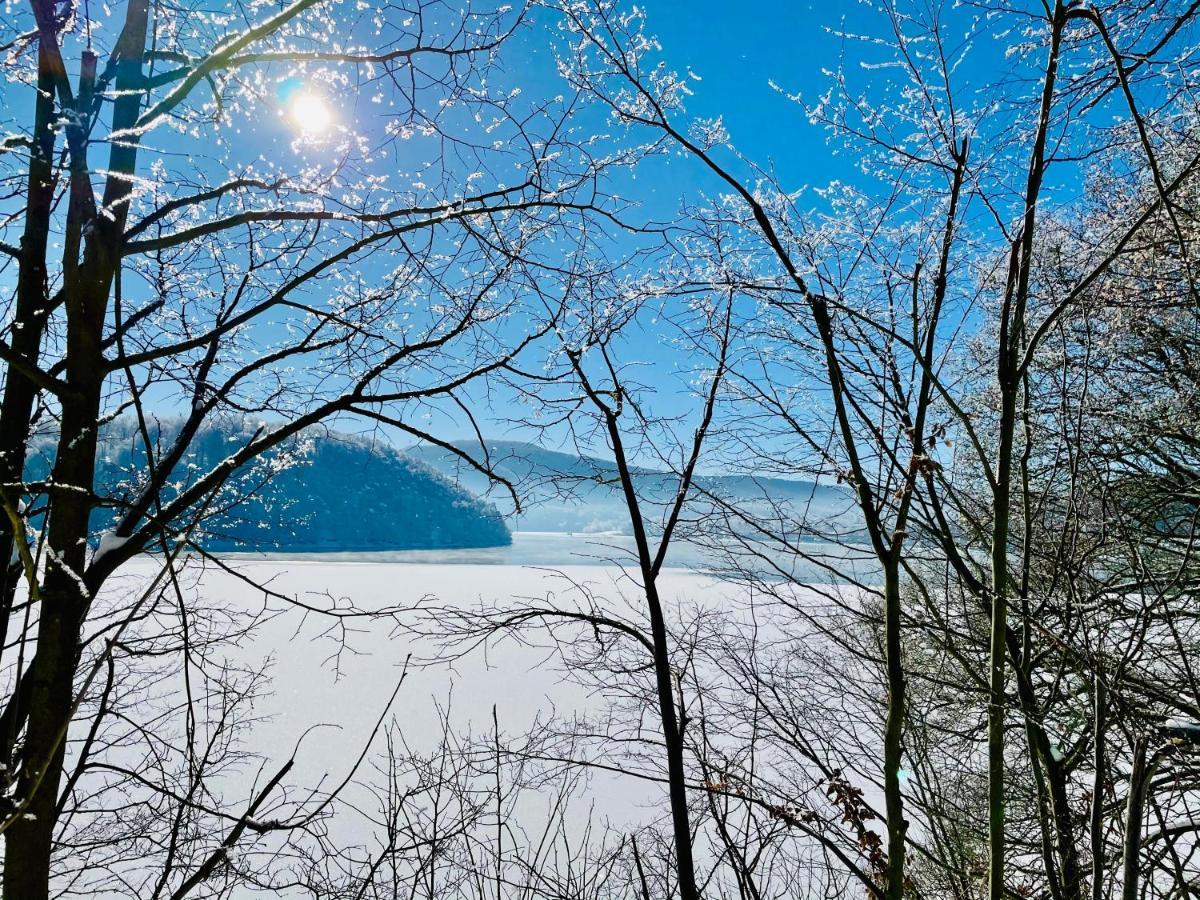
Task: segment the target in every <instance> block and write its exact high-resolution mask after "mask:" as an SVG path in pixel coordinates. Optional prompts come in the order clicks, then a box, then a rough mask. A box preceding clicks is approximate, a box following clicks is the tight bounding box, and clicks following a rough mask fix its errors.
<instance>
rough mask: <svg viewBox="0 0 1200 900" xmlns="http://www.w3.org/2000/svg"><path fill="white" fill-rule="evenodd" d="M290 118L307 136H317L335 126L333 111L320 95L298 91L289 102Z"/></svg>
mask: <svg viewBox="0 0 1200 900" xmlns="http://www.w3.org/2000/svg"><path fill="white" fill-rule="evenodd" d="M288 117H289V118H290V119H291V121H292V124H293V125H294V126H295V127H296V128H298V129H300V131H302V132H303V133H305V134H310V135H316V134H320V133H322V132H323V131H326V130H327V129H328V128H329V127H330V126H331V125H332V124H333V110H331V109H330V108H329V104H328V103H326V102H325V98H324V97H322V96H321V95H320V94H316V93H313V92H312V91H308V90H301V91H296V92H295V93H294V94H293V95H292V97H291V99H290V100H289V101H288Z"/></svg>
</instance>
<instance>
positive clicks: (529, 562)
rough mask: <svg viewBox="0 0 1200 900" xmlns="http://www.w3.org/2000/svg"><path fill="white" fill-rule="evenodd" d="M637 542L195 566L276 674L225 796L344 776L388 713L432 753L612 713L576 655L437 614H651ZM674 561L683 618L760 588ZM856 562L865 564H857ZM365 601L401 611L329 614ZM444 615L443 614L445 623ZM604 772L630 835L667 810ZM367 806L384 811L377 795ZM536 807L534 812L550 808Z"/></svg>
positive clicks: (613, 815) (696, 562)
mask: <svg viewBox="0 0 1200 900" xmlns="http://www.w3.org/2000/svg"><path fill="white" fill-rule="evenodd" d="M681 546H682V545H681ZM630 549H631V543H630V540H629V539H628V538H622V537H607V536H606V537H601V536H594V535H548V534H536V533H518V534H516V535H515V536H514V542H513V544H512V546H510V547H504V548H495V549H489V550H453V551H411V552H402V553H374V554H350V553H333V554H307V555H301V554H292V555H280V556H274V557H264V556H251V555H242V556H237V555H234V556H232V557H227V558H225V561H226V565H227V567H228V569H227V570H222V569H221V568H218V567H215V566H213V565H212V564H203V565H202V564H201V563H200V561H199V560H196V559H192V560H190V561H188V562H187V564H186V565H185V567H184V568H185V575H184V577H183V578H182V579H181V584H182V586H183V590H184V591H185V592H186V594H187V595H188V596H189V598H190V600H189V603H190V604H193V605H194V606H195V608H196V609H198V610H204V609H207V610H216V611H241V614H244V615H246V616H248V617H252V618H253V619H254V620H255V621H256V625H255V627H254V629H253V631H252V632H251V633H250V634H249V636H248V637H247V638H246V639H244V640H240V641H239V643H238V645H237V646H236V647H234V648H233V649H231V650H229V651H226V652H228V654H229V656H228V658H229V659H230V661H232V662H234V663H236V664H242V665H248V666H254V667H258V666H265V668H266V670H267V672H268V674H269V678H270V682H269V683H270V689H269V691H268V692H266V693H265V694H264V695H263V696H262V697H261V698H260V699H258V700H256V701H255V704H254V708H253V714H254V718H255V719H256V721H254V723H253V724H252V725H251V726H249V729H248V731H247V733H246V734H245V735H244V741H245V744H246V746H248V747H249V748H251V749H253V750H254V751H255V752H256V753H257V754H260V755H261V756H262V757H263V760H262V768H261V770H260V769H259V768H258V766H257V765H255V766H254V767H252V768H251V769H248V770H246V771H245V772H244V773H243V775H244V778H245V784H244V785H236V784H232V785H231V786H230V794H229V795H227V796H239V793H240V792H244V793H243V794H241V795H244V796H247V797H248V796H249V795H250V794H251V793H253V791H254V788H253V784H254V783H257V784H259V785H261V783H262V781H263V780H264V776H263V775H262V774H261V773H263V772H265V773H268V774H269V773H271V772H273V771H275V770H276V769H277V768H278V767H279V766H281V765H282V764H283V763H284V762H286V761H287V760H288V759H289V758H292V754H293V752H295V757H294V758H295V767H294V768H293V770H292V772H291V774H290V776H289V778H290V780H291V782H292V783H293V784H294V785H296V786H299V787H306V788H315V787H317V786H318V785H324V786H326V787H328V786H329V785H332V784H336V783H338V782H340V781H341V779H343V778H344V777H346V775H347V774H348V773H349V771H350V770H351V768H352V767H353V766H354V765H355V762H356V760H358V759H359V758H360V756H361V755H362V754H363V753H364V751H366V752H367V758H368V760H372V759H377V758H378V754H379V753H381V752H382V751H383V749H384V746H385V741H384V739H383V736H382V735H376V736H375V738H374V739H372V732H373V730H374V729H375V728H376V726H377V723H378V722H379V721H380V720H381V718H382V719H383V720H384V721H385V722H389V723H394V725H395V728H396V734H398V735H400V736H401V737H402V739H403V740H404V741H405V742H406V743H407V745H408V747H409V748H410V749H412V750H413V751H417V752H429V751H431V750H435V749H436V748H437V747H439V746H440V745H441V743H442V739H443V735H444V733H445V732H444V725H445V724H446V723H448V724H449V727H450V729H451V730H452V731H453V732H455V733H456V734H459V735H462V734H466V733H471V734H473V735H474V736H475V737H483V738H486V737H487V736H488V735H491V734H492V732H493V728H494V727H495V726H494V725H493V722H495V723H496V725H498V726H499V729H500V731H501V733H502V734H503V735H505V736H506V737H515V736H519V735H521V734H523V733H524V732H526V731H527V730H529V729H530V728H531V727H532V726H534V725H535V723H538V722H546V721H548V720H550V719H554V718H558V719H564V720H570V719H573V718H576V717H583V716H589V715H594V714H596V713H597V711H598V710H602V709H604V708H606V707H607V706H608V704H609V703H610V702H611V701H612V700H613V699H614V697H613V696H606V694H608V693H609V691H610V688H609V686H606V685H604V684H599V683H597V682H595V681H593V682H591V683H580V682H579V681H578V680H575V679H572V678H568V677H566V675H565V671H564V663H563V660H562V659H561V658H559V657H558V656H557V655H556V654H555V653H553V652H552V651H550V650H548V649H547V648H546V645H545V644H542V645H541V646H529V645H525V644H518V643H515V642H513V641H507V642H500V643H498V644H495V645H489V646H486V647H483V646H477V647H475V648H474V649H472V650H471V651H470V652H466V653H463V654H462V655H455V654H453V653H451V652H448V651H447V650H446V648H445V646H444V645H442V644H441V643H439V642H438V641H436V640H434V639H433V638H431V637H430V636H429V634H428V632H429V630H430V628H431V627H433V626H436V623H437V616H438V615H445V616H447V617H448V618H450V619H452V618H453V616H454V613H453V611H455V610H467V609H475V608H478V607H480V606H490V607H496V608H501V607H507V606H512V605H514V604H522V603H525V604H528V603H545V604H547V605H550V604H554V605H560V606H563V607H565V608H566V607H571V606H572V605H578V604H581V603H584V602H586V603H588V604H591V605H592V606H593V608H594V609H599V610H601V611H603V612H605V613H606V614H607V613H611V614H613V615H616V616H619V617H622V618H626V619H629V620H633V621H637V620H638V618H639V617H640V616H641V615H642V611H643V607H644V599H643V597H642V595H641V590H640V585H639V583H638V579H637V572H636V569H635V568H623V567H622V565H620V564H618V563H625V564H629V563H631V562H632V559H631V557H630V555H629V554H630ZM839 552H840V551H839ZM831 558H832V559H836V554H834V556H832V557H831ZM161 562H162V561H161V560H160V559H157V558H154V557H142V558H139V559H137V560H135V561H133V562H132V563H131V564H130V565H128V566H127V567H125V568H124V569H123V570H122V571H121V572H120V573H119V574H118V575H117V576H116V577H115V578H114V579H113V581H112V582H111V583H110V585H109V586H108V587H107V588H106V591H117V592H121V593H123V594H124V595H125V596H126V597H128V596H130V594H131V593H132V592H133V591H136V590H137V589H138V586H139V585H145V584H146V583H147V582H148V580H149V579H150V578H152V577H153V576H154V575H155V573H157V572H158V571H159V568H160V566H161ZM669 564H670V565H671V566H673V567H668V568H665V569H664V570H663V572H662V574H661V576H660V580H659V590H660V593H661V595H662V598H663V601H664V604H665V605H666V607H667V610H668V615H669V616H675V615H679V616H681V617H683V616H685V615H694V614H695V611H696V610H697V609H700V608H711V609H714V610H735V609H739V608H744V607H745V599H746V596H747V591H748V590H749V589H748V588H747V586H746V585H744V584H739V583H737V582H735V581H732V580H729V579H725V578H722V577H719V576H717V575H715V574H713V573H712V572H711V571H707V572H706V571H703V569H704V568H705V567H706V566H707V565H708V564H709V561H708V560H706V559H705V558H704V557H703V555H702V554H700V552H699V551H698V550H697V549H696V548H685V549H684V550H682V551H681V552H679V554H678V555H676V556H673V557H672V558H671V559H670V560H669ZM688 566H693V567H695V568H687V567H688ZM846 566H847V571H849V569H851V568H853V564H851V563H850V562H849V561H847V562H846ZM860 568H861V567H860ZM859 574H860V576H861V574H862V573H861V572H860V573H859ZM797 580H798V581H801V582H802V581H803V580H804V579H803V578H799V579H797ZM809 580H810V582H811V583H812V584H814V585H816V584H824V583H828V582H830V581H832V580H836V579H835V578H834V577H833V576H831V573H830V572H829V571H828V570H826V569H824V568H823V567H822V566H811V570H810V579H809ZM793 590H797V591H800V592H804V591H805V590H808V588H804V587H800V586H798V587H795V588H793ZM351 607H352V608H354V609H355V610H360V611H388V610H391V611H395V615H385V616H379V617H361V618H341V619H338V618H332V617H330V616H329V615H327V614H326V613H327V612H328V611H329V610H343V611H345V610H348V609H350V608H351ZM413 610H424V611H425V613H423V614H413V612H412V611H413ZM434 610H437V611H439V612H438V613H436V614H435V615H433V616H432V617H431V616H430V612H431V611H434ZM322 611H324V612H322ZM223 615H224V613H223V612H219V613H218V618H221V617H222V616H223ZM422 616H423V617H424V618H423V620H422ZM585 637H586V635H585ZM402 677H403V682H402V683H401V678H402ZM584 681H585V682H586V679H585V680H584ZM398 684H399V687H398V688H397V685H398ZM393 694H394V699H392V698H393ZM626 700H627V698H626ZM493 717H494V718H493ZM647 721H649V722H651V723H652V722H653V716H652V715H651V716H648V717H647ZM297 746H298V747H299V750H298V751H295V748H296V747H297ZM370 765H371V763H370V762H368V764H367V766H370ZM365 771H367V767H364V768H363V769H362V770H360V774H361V772H365ZM591 778H592V781H591V783H590V785H589V789H588V791H587V798H588V799H587V803H588V805H587V808H586V810H583V811H582V812H581V813H580V815H586V816H588V817H590V818H591V819H593V820H598V821H600V822H604V823H606V824H608V825H611V826H613V827H615V828H617V829H618V830H622V829H623V828H624V827H627V826H628V825H630V824H632V823H635V822H638V821H645V820H646V818H647V817H658V816H660V815H662V814H663V813H664V812H665V795H664V794H663V792H662V790H661V788H660V786H659V785H657V784H654V783H652V782H647V781H645V780H642V779H638V778H635V777H631V776H629V775H621V774H609V773H603V772H601V773H595V774H593V775H592V776H591ZM235 780H239V779H235ZM354 802H355V804H356V805H357V804H362V803H365V804H366V805H370V799H369V798H368V797H365V796H358V797H354ZM234 805H235V806H236V805H240V802H235V803H234ZM535 805H536V804H535ZM531 814H532V815H534V816H535V817H536V816H537V812H536V810H535V811H533V812H532V813H531ZM332 827H333V828H335V830H336V831H337V839H338V840H339V841H344V842H346V843H348V844H355V845H358V844H359V843H360V842H361V843H362V844H364V845H367V844H370V843H371V836H370V831H369V826H368V824H367V823H366V821H365V820H363V819H361V817H360V818H357V819H356V817H355V816H354V815H348V816H340V817H338V820H337V823H336V824H335V825H333V826H332Z"/></svg>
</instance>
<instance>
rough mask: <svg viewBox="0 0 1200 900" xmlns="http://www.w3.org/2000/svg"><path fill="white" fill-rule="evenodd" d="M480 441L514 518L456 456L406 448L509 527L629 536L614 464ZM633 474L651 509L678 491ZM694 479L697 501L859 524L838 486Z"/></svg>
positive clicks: (473, 444) (819, 525) (831, 527)
mask: <svg viewBox="0 0 1200 900" xmlns="http://www.w3.org/2000/svg"><path fill="white" fill-rule="evenodd" d="M454 446H455V447H457V448H458V449H460V450H462V451H463V452H464V453H467V454H468V455H470V456H471V457H472V458H473V459H476V460H480V461H482V460H483V458H484V452H483V450H482V449H481V447H480V445H479V442H477V441H461V442H456V443H455V445H454ZM484 446H485V447H486V456H487V458H488V462H489V464H490V465H491V467H492V469H493V470H494V471H495V472H496V473H497V474H498V475H500V476H502V477H504V478H506V479H508V480H509V481H510V482H512V484H513V485H514V486H515V487H516V488H517V491H518V494H519V495H520V496H521V497H522V501H523V502H522V506H523V508H522V511H521V513H520V514H519V515H517V514H515V513H514V511H513V510H512V503H511V500H509V499H508V491H507V489H506V488H505V487H503V485H495V484H493V483H492V482H490V481H489V479H488V477H487V476H486V475H485V474H483V473H482V472H480V471H478V470H477V469H476V468H475V467H473V466H471V465H470V464H469V463H467V462H466V461H464V460H463V459H461V458H460V457H459V456H458V455H457V454H455V453H453V452H451V451H449V450H446V449H444V448H442V447H437V446H434V445H432V444H418V445H415V446H411V447H408V448H406V449H405V450H404V452H405V453H406V454H407V455H409V456H412V457H414V458H416V459H419V460H421V461H422V462H424V463H425V464H427V465H428V466H429V467H430V468H432V469H434V470H436V471H437V472H439V473H441V474H442V475H444V476H445V477H447V478H449V479H450V480H452V481H454V482H455V483H457V484H459V485H461V486H462V487H465V488H466V489H468V490H470V491H472V492H473V493H476V494H480V495H486V496H487V497H488V498H489V499H492V500H494V501H495V502H496V504H497V505H498V506H500V507H501V509H502V510H503V511H504V512H505V514H506V518H507V521H508V522H509V525H510V527H511V528H513V529H514V530H520V531H552V532H564V531H565V532H582V533H592V534H599V533H618V534H628V533H629V530H630V528H629V514H628V512H627V511H626V508H625V504H624V500H623V498H622V496H621V490H620V485H619V482H618V480H617V467H616V464H615V463H614V462H611V461H608V460H602V459H596V458H594V457H590V456H581V455H577V454H572V453H562V452H559V451H555V450H547V449H545V448H544V447H540V446H538V445H536V444H530V443H525V442H522V441H503V440H489V441H486V442H485V445H484ZM633 475H634V482H635V486H636V487H637V490H638V493H639V496H640V498H641V499H642V501H643V502H644V503H646V504H648V505H649V506H650V507H653V506H654V505H656V504H657V505H660V506H661V505H663V504H666V503H669V502H670V501H671V499H672V498H673V497H674V496H675V492H676V490H678V478H677V476H676V475H675V474H673V473H670V472H664V471H658V470H654V469H649V468H636V469H634V471H633ZM696 484H697V487H698V488H699V490H698V491H697V499H698V500H700V499H702V494H703V493H708V494H711V495H713V496H716V497H720V498H722V499H725V500H730V501H736V502H738V503H739V505H741V506H742V507H743V508H745V509H747V510H748V511H750V512H752V513H754V514H756V515H759V514H770V513H772V512H773V511H779V510H786V511H787V512H788V513H789V514H790V515H793V516H796V515H799V514H801V513H802V514H803V515H804V517H805V519H806V520H807V522H808V523H809V524H810V525H811V526H812V527H813V528H814V529H816V530H821V529H824V530H826V531H828V532H830V533H832V532H835V531H836V532H838V533H839V534H840V535H841V536H842V537H845V536H846V535H847V534H848V533H853V532H855V531H856V530H857V529H858V527H859V514H858V511H857V507H856V505H855V498H854V495H853V493H852V492H851V491H850V490H849V489H848V488H846V487H844V486H842V485H831V484H821V483H817V482H813V481H800V480H792V479H786V478H765V477H758V476H752V475H741V474H738V475H703V476H700V477H698V478H697V479H696ZM651 511H652V510H648V512H651Z"/></svg>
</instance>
